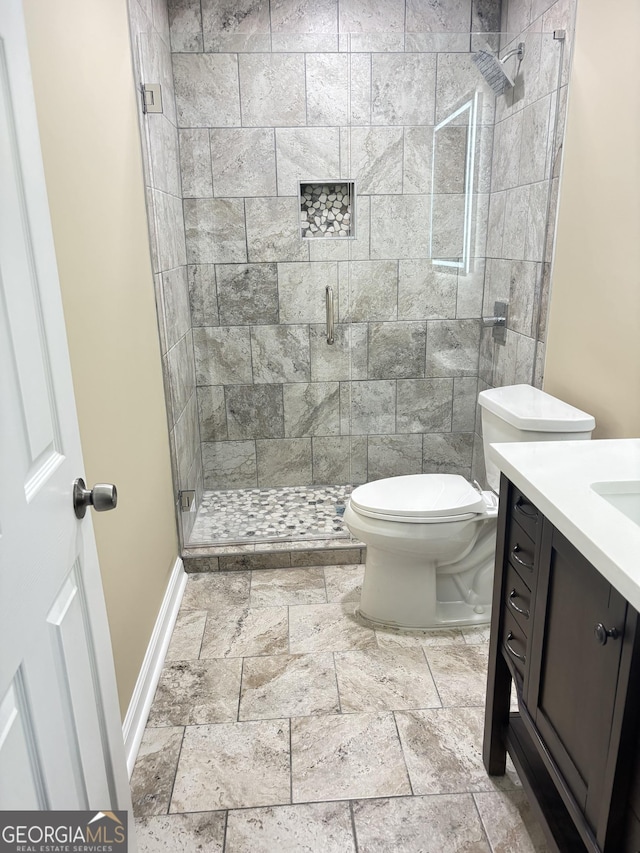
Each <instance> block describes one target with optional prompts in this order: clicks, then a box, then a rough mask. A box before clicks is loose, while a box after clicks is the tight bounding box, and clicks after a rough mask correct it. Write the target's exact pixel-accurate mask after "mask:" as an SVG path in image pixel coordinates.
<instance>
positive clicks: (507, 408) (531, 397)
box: [478, 385, 596, 432]
mask: <svg viewBox="0 0 640 853" xmlns="http://www.w3.org/2000/svg"><path fill="white" fill-rule="evenodd" d="M478 402H479V404H480V405H481V406H482V407H483V408H484V409H487V410H488V411H489V412H493V414H494V415H498V417H501V418H502V419H503V420H505V421H506V422H507V423H509V424H511V425H512V426H514V427H517V428H518V429H524V430H533V431H535V432H591V431H592V430H593V429H594V428H595V425H596V421H595V418H594V417H593V415H589V414H587V413H586V412H583V411H581V410H580V409H576V407H575V406H571V405H569V403H564V402H563V401H562V400H558V398H557V397H552V396H551V394H547V393H546V392H545V391H541V390H540V389H539V388H534V387H533V386H532V385H506V386H505V387H503V388H489V389H488V390H487V391H481V392H480V393H479V394H478Z"/></svg>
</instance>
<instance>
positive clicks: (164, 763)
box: [131, 726, 184, 818]
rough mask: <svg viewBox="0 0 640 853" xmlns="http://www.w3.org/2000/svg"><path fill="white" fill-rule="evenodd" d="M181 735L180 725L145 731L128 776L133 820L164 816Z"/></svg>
mask: <svg viewBox="0 0 640 853" xmlns="http://www.w3.org/2000/svg"><path fill="white" fill-rule="evenodd" d="M183 733H184V729H183V728H182V726H179V727H178V726H176V727H167V728H161V729H152V728H147V729H145V732H144V734H143V736H142V741H141V743H140V749H139V750H138V756H137V758H136V763H135V767H134V768H133V774H132V776H131V799H132V801H133V813H134V815H135V816H136V818H139V817H149V816H151V815H157V814H166V813H167V810H168V808H169V800H170V799H171V789H172V786H173V780H174V778H175V775H176V765H177V764H178V756H179V755H180V746H181V744H182V737H183Z"/></svg>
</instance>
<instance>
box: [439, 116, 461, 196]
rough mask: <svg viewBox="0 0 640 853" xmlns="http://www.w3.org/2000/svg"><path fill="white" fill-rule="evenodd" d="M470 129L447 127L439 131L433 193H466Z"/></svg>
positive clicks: (458, 126) (456, 126)
mask: <svg viewBox="0 0 640 853" xmlns="http://www.w3.org/2000/svg"><path fill="white" fill-rule="evenodd" d="M467 134H468V128H467V127H466V126H464V125H454V124H452V125H447V126H446V127H441V128H439V129H438V132H437V134H436V135H435V139H434V151H433V156H434V162H435V171H434V174H433V191H434V192H435V193H458V194H460V193H464V188H465V167H466V156H467Z"/></svg>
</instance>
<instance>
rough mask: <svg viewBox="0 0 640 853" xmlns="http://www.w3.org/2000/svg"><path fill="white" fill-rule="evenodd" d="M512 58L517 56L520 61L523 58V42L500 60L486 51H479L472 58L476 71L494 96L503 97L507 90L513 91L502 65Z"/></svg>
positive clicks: (508, 76)
mask: <svg viewBox="0 0 640 853" xmlns="http://www.w3.org/2000/svg"><path fill="white" fill-rule="evenodd" d="M512 56H517V57H518V59H519V60H520V61H522V59H523V58H524V42H522V41H521V42H520V44H519V45H518V46H517V47H515V48H514V49H513V50H510V51H509V52H508V53H507V55H506V56H504V57H503V58H502V59H498V57H497V56H495V55H494V54H493V53H491V52H490V51H488V50H479V51H478V52H477V53H475V54H474V55H473V56H472V59H473V61H474V62H475V64H476V65H477V66H478V70H479V71H480V73H481V74H482V76H483V77H484V79H485V80H486V81H487V83H488V84H489V85H490V86H491V88H492V90H493V93H494V94H495V95H503V94H504V93H505V92H506V91H507V89H513V87H514V85H515V84H514V82H513V80H512V79H511V76H510V75H509V74H508V73H507V71H506V69H505V67H504V63H505V62H506V61H507V59H510V58H511V57H512Z"/></svg>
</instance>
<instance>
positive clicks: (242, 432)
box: [225, 385, 284, 439]
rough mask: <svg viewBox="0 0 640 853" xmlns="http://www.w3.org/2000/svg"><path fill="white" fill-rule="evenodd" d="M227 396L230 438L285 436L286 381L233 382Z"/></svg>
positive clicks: (226, 393)
mask: <svg viewBox="0 0 640 853" xmlns="http://www.w3.org/2000/svg"><path fill="white" fill-rule="evenodd" d="M225 400H226V407H227V428H228V437H229V438H231V439H243V438H284V410H283V404H282V385H229V386H227V388H226V389H225Z"/></svg>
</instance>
